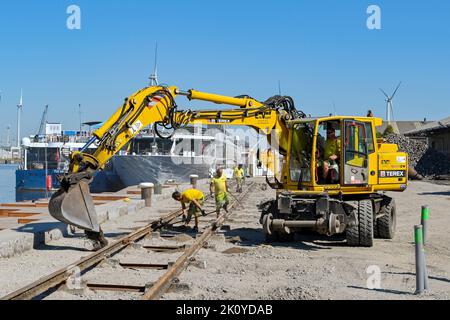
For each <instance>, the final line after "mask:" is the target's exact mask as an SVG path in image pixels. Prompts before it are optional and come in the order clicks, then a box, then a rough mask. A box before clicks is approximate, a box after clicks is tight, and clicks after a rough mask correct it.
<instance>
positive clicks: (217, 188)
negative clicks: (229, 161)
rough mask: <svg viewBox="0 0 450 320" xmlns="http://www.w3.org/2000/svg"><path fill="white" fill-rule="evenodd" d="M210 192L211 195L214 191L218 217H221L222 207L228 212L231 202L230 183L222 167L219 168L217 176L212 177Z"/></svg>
mask: <svg viewBox="0 0 450 320" xmlns="http://www.w3.org/2000/svg"><path fill="white" fill-rule="evenodd" d="M209 192H210V194H211V196H212V194H213V193H214V195H215V200H216V213H217V217H219V215H220V209H222V208H223V209H224V210H225V211H226V212H228V204H229V203H230V201H229V199H228V184H227V177H226V176H225V175H224V173H223V169H222V168H219V169H217V171H216V174H215V176H214V177H213V178H212V179H211V183H210V184H209Z"/></svg>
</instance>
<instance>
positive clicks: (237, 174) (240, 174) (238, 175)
mask: <svg viewBox="0 0 450 320" xmlns="http://www.w3.org/2000/svg"><path fill="white" fill-rule="evenodd" d="M233 176H234V178H235V179H236V192H242V183H243V180H244V169H243V168H242V164H240V165H238V166H237V167H236V168H234V171H233Z"/></svg>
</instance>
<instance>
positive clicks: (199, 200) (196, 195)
mask: <svg viewBox="0 0 450 320" xmlns="http://www.w3.org/2000/svg"><path fill="white" fill-rule="evenodd" d="M172 198H173V199H174V200H176V201H180V202H181V209H182V214H183V221H185V226H188V225H189V222H190V221H191V219H192V216H194V218H195V226H194V228H193V230H194V231H198V217H199V216H200V214H199V213H200V212H201V214H202V215H203V216H206V212H205V210H203V208H202V205H203V202H204V201H205V195H204V194H203V192H201V191H200V190H197V189H188V190H186V191H184V192H183V193H180V192H179V191H175V192H174V193H173V194H172ZM187 204H189V209H188V213H187V216H186V214H185V210H186V205H187Z"/></svg>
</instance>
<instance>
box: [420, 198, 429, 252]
mask: <svg viewBox="0 0 450 320" xmlns="http://www.w3.org/2000/svg"><path fill="white" fill-rule="evenodd" d="M429 217H430V212H429V209H428V206H422V215H421V219H420V224H421V225H422V227H423V245H424V246H425V245H426V242H427V233H428V219H429Z"/></svg>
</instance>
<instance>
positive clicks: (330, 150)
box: [323, 127, 341, 183]
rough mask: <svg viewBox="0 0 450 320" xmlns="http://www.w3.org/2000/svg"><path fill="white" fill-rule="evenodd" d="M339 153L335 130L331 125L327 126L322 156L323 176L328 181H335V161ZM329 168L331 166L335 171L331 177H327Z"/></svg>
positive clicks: (336, 172)
mask: <svg viewBox="0 0 450 320" xmlns="http://www.w3.org/2000/svg"><path fill="white" fill-rule="evenodd" d="M340 154H341V141H340V139H339V138H337V137H336V130H335V129H334V128H332V127H329V128H327V140H326V142H325V148H324V156H323V177H324V178H325V179H327V180H330V182H332V183H333V182H336V179H338V178H339V176H338V170H339V169H338V168H339V167H338V166H337V164H336V163H337V161H338V160H339V157H340ZM330 168H333V169H334V170H333V171H335V172H333V175H332V176H331V177H328V174H329V173H330Z"/></svg>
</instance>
